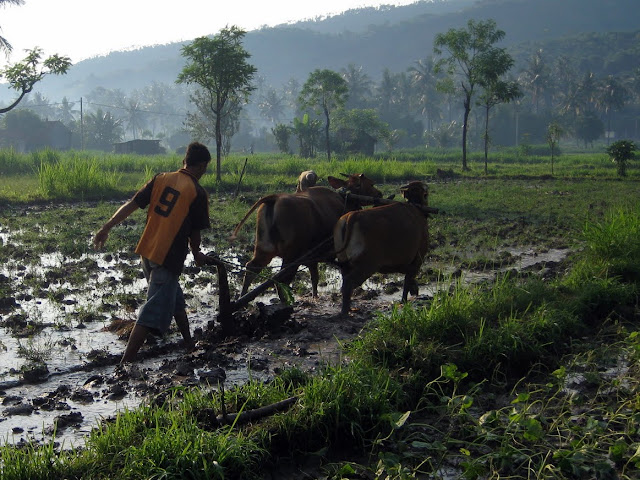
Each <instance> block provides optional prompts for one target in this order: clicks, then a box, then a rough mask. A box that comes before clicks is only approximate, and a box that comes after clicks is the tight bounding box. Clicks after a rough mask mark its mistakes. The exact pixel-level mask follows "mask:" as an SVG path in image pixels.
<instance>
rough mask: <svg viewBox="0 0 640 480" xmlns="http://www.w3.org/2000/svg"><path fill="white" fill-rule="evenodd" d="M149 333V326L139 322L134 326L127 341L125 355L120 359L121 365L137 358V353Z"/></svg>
mask: <svg viewBox="0 0 640 480" xmlns="http://www.w3.org/2000/svg"><path fill="white" fill-rule="evenodd" d="M148 334H149V328H148V327H145V326H143V325H138V324H137V323H136V324H135V325H134V326H133V330H131V333H130V334H129V340H128V341H127V347H126V348H125V349H124V355H122V360H120V365H122V364H125V363H131V362H133V360H134V359H135V358H136V354H137V353H138V350H140V347H142V344H143V343H144V341H145V340H146V339H147V335H148Z"/></svg>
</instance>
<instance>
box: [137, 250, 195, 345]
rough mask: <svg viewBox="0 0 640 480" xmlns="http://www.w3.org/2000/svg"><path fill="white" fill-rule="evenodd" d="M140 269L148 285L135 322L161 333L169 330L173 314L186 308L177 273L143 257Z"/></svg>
mask: <svg viewBox="0 0 640 480" xmlns="http://www.w3.org/2000/svg"><path fill="white" fill-rule="evenodd" d="M142 270H143V271H144V276H145V277H146V278H147V282H148V283H149V287H148V289H147V301H146V302H145V303H144V305H142V307H140V311H139V312H138V320H137V321H136V323H137V324H138V325H142V326H145V327H147V328H151V329H153V330H157V331H158V332H159V333H161V334H162V333H165V332H166V331H167V330H169V326H170V325H171V319H172V318H173V315H174V314H175V313H180V312H183V311H184V310H185V308H186V303H185V301H184V294H183V293H182V288H180V284H179V283H178V275H174V274H173V273H171V272H170V271H169V270H167V269H166V268H164V267H163V266H162V265H158V264H157V263H154V262H152V261H150V260H148V259H146V258H144V257H143V258H142Z"/></svg>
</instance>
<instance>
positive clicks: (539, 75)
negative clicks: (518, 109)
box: [519, 50, 552, 114]
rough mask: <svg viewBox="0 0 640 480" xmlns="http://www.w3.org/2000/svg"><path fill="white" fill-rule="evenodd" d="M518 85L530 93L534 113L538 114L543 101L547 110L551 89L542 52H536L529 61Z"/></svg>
mask: <svg viewBox="0 0 640 480" xmlns="http://www.w3.org/2000/svg"><path fill="white" fill-rule="evenodd" d="M519 80H520V83H521V84H522V85H523V86H524V88H526V89H527V90H528V91H529V92H531V103H532V104H533V106H534V111H535V113H536V114H537V113H539V109H540V100H541V99H543V98H544V99H545V103H546V104H547V108H549V107H550V104H549V93H550V89H551V83H552V81H551V72H550V70H549V67H548V66H547V65H546V64H545V62H544V59H543V57H542V50H538V51H537V52H535V53H534V54H533V56H532V57H531V58H530V59H529V62H528V64H527V67H526V68H525V69H524V70H522V74H521V75H520V78H519Z"/></svg>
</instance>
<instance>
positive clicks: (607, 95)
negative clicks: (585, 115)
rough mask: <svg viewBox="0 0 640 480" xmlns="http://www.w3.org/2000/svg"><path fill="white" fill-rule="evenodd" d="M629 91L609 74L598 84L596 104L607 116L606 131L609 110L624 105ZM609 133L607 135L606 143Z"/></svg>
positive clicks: (608, 129)
mask: <svg viewBox="0 0 640 480" xmlns="http://www.w3.org/2000/svg"><path fill="white" fill-rule="evenodd" d="M628 96H629V91H628V90H627V89H626V88H625V87H624V85H622V83H621V82H619V81H618V80H617V79H616V78H615V77H614V76H613V75H609V76H608V77H607V78H606V79H605V80H604V81H603V82H602V83H601V84H600V86H599V89H598V96H597V99H596V101H597V104H598V106H599V107H600V109H601V110H602V111H604V113H605V115H606V116H607V131H608V132H611V111H612V110H620V109H621V108H622V107H624V104H625V103H626V100H627V98H628ZM608 144H609V135H607V145H608Z"/></svg>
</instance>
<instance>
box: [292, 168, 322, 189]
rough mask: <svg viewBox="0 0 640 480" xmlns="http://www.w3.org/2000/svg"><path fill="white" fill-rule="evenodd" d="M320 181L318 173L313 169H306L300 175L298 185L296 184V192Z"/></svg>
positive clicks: (313, 185)
mask: <svg viewBox="0 0 640 480" xmlns="http://www.w3.org/2000/svg"><path fill="white" fill-rule="evenodd" d="M317 181H318V174H317V173H316V172H314V171H313V170H306V171H304V172H302V173H301V174H300V176H299V177H298V185H296V193H300V192H304V191H305V190H307V189H309V188H311V187H315V186H316V182H317Z"/></svg>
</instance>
